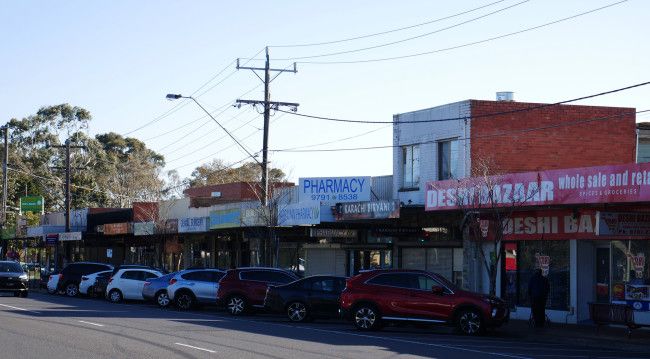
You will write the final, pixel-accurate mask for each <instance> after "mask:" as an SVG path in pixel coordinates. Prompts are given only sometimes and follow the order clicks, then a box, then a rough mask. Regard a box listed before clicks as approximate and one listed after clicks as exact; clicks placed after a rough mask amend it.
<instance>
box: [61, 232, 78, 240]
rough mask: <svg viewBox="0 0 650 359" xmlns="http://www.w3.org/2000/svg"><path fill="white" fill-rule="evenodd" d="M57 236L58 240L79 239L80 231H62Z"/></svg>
mask: <svg viewBox="0 0 650 359" xmlns="http://www.w3.org/2000/svg"><path fill="white" fill-rule="evenodd" d="M58 236H59V241H61V242H67V241H80V240H81V232H63V233H59V234H58Z"/></svg>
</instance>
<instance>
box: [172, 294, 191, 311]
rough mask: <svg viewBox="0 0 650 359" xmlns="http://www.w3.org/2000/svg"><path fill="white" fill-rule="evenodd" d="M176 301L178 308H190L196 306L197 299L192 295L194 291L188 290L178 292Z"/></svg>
mask: <svg viewBox="0 0 650 359" xmlns="http://www.w3.org/2000/svg"><path fill="white" fill-rule="evenodd" d="M175 302H176V306H177V307H178V309H180V310H190V309H192V307H194V304H195V302H196V300H195V299H194V295H192V293H190V292H188V291H182V292H180V293H178V292H177V293H176V298H175Z"/></svg>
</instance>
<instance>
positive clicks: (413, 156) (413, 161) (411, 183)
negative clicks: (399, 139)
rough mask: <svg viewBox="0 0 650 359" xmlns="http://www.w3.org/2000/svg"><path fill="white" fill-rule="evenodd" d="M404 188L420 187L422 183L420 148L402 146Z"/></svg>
mask: <svg viewBox="0 0 650 359" xmlns="http://www.w3.org/2000/svg"><path fill="white" fill-rule="evenodd" d="M402 174H403V176H404V177H403V182H402V188H404V189H407V188H418V186H419V185H420V148H419V147H418V146H404V147H402Z"/></svg>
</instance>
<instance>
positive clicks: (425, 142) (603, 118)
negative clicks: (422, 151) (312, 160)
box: [271, 109, 650, 153]
mask: <svg viewBox="0 0 650 359" xmlns="http://www.w3.org/2000/svg"><path fill="white" fill-rule="evenodd" d="M647 112H650V109H648V110H642V111H631V112H625V113H619V114H616V115H610V116H604V117H596V118H590V119H583V120H575V121H568V122H562V123H558V124H554V125H547V126H540V127H530V128H523V129H519V130H513V131H503V132H499V133H494V134H489V135H482V136H469V137H461V138H456V140H458V141H469V140H476V139H481V138H489V137H500V136H506V135H513V134H519V133H527V132H533V131H541V130H547V129H552V128H559V127H566V126H575V125H581V124H585V123H590V122H596V121H604V120H609V119H612V118H616V117H624V116H629V115H633V114H641V113H647ZM437 142H439V140H430V141H421V142H414V143H405V144H401V145H385V146H368V147H349V148H327V149H320V150H271V152H285V153H287V152H343V151H363V150H378V149H384V148H396V147H403V146H414V145H422V144H427V143H437Z"/></svg>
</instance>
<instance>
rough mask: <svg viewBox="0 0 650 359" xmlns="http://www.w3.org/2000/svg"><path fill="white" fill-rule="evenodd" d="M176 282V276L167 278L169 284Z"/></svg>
mask: <svg viewBox="0 0 650 359" xmlns="http://www.w3.org/2000/svg"><path fill="white" fill-rule="evenodd" d="M176 282H177V280H176V278H172V279H170V280H169V285H172V284H174V283H176Z"/></svg>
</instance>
